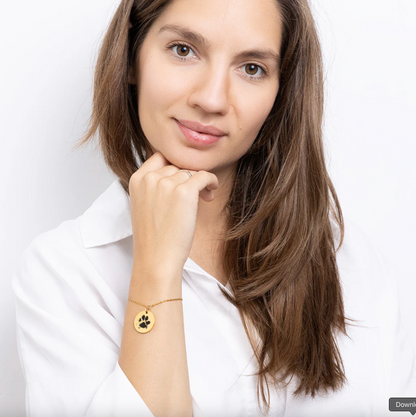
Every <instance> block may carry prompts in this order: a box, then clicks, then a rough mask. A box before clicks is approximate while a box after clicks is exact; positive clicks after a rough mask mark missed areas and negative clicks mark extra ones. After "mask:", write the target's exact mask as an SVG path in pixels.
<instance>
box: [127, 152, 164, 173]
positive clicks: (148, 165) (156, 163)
mask: <svg viewBox="0 0 416 417" xmlns="http://www.w3.org/2000/svg"><path fill="white" fill-rule="evenodd" d="M169 165H171V164H170V162H169V161H168V160H167V159H166V158H165V157H164V156H163V154H162V153H161V152H156V153H154V154H153V155H152V156H151V157H150V158H149V159H147V160H146V161H145V162H143V164H142V165H141V166H140V168H139V169H138V170H137V171H136V172H135V173H134V174H133V175H135V176H139V177H140V178H143V177H144V176H145V175H146V174H147V173H148V172H152V171H157V170H160V169H162V168H164V167H167V166H169Z"/></svg>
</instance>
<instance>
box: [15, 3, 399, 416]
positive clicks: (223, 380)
mask: <svg viewBox="0 0 416 417" xmlns="http://www.w3.org/2000/svg"><path fill="white" fill-rule="evenodd" d="M94 87H95V89H94V103H93V104H94V106H93V115H92V119H91V125H90V128H89V130H88V131H87V133H86V135H85V137H84V138H83V141H82V142H81V144H85V143H87V142H88V141H89V140H90V139H91V138H92V137H93V134H94V133H95V132H96V130H97V129H98V128H100V136H99V138H100V144H101V149H102V150H103V154H104V157H105V160H106V162H107V164H108V166H109V167H110V169H111V170H112V171H113V172H114V173H115V175H116V176H117V177H118V179H117V180H116V181H115V182H114V183H113V184H112V186H111V187H110V188H109V189H108V190H107V191H106V192H105V193H104V194H103V195H102V196H100V198H99V199H97V201H96V202H95V203H94V204H93V206H91V208H90V209H89V210H87V211H86V212H85V213H84V215H83V216H80V217H79V218H78V219H75V220H71V221H68V222H64V223H63V224H62V225H60V226H59V227H58V228H57V229H54V230H53V231H49V232H47V233H45V234H43V235H41V236H39V237H38V238H36V239H35V241H34V242H32V244H31V245H30V246H29V248H28V249H27V250H26V251H25V256H24V257H23V260H22V264H21V268H20V269H19V271H18V273H17V274H16V276H15V279H14V281H13V287H14V290H15V293H16V297H17V321H18V345H19V353H20V357H21V361H22V367H23V369H24V372H25V377H26V382H27V394H26V395H27V397H26V399H27V403H26V408H27V412H28V416H31V417H33V416H41V415H42V416H43V417H45V416H48V415H51V416H56V415H60V416H71V417H74V416H89V417H91V416H100V417H102V416H104V415H108V416H129V415H135V416H151V415H154V416H157V417H158V416H181V417H182V416H192V415H194V416H195V417H197V416H224V417H228V416H246V415H247V416H249V415H262V413H263V412H264V413H265V414H266V413H269V415H273V416H278V415H279V416H280V415H285V416H293V417H294V416H296V417H299V416H303V415H308V416H325V415H328V416H334V415H338V416H340V415H349V416H358V415H377V416H379V415H381V414H379V413H378V411H380V410H382V411H384V412H385V413H386V415H387V413H389V411H388V409H387V405H386V404H387V403H386V401H387V399H388V394H387V393H388V391H387V389H388V384H389V375H390V374H389V367H391V358H392V352H391V351H389V350H388V348H389V346H390V342H391V340H392V339H393V334H394V332H395V331H396V326H397V322H398V321H397V320H398V316H397V314H398V309H397V304H395V303H396V299H395V298H393V301H392V302H391V303H390V302H387V298H383V297H385V296H386V294H390V293H391V292H392V291H395V289H394V281H391V280H390V277H389V275H388V274H385V275H384V278H383V275H381V273H383V271H382V269H381V267H380V266H379V260H378V259H377V255H376V254H375V253H374V252H373V251H372V249H371V248H369V246H368V245H367V244H366V242H365V241H364V240H363V239H362V238H361V237H360V234H359V232H354V233H353V234H351V237H349V240H347V241H346V242H344V222H343V217H342V212H341V208H340V205H339V202H338V199H337V196H336V192H335V190H334V187H333V185H332V183H331V180H330V178H329V176H328V173H327V170H326V167H325V160H324V151H323V144H322V130H321V125H322V112H323V79H322V62H321V51H320V45H319V40H318V37H317V33H316V29H315V25H314V21H313V18H312V15H311V12H310V9H309V6H308V3H307V1H306V0H295V1H294V0H243V1H242V0H230V1H226V2H224V1H223V0H211V1H209V2H206V1H203V0H171V1H169V0H142V1H139V0H123V1H122V2H121V4H120V6H119V7H118V9H117V11H116V14H115V16H114V18H113V20H112V22H111V25H110V27H109V30H108V32H107V34H106V37H105V39H104V42H103V46H102V48H101V52H100V56H99V59H98V63H97V68H96V76H95V86H94ZM138 162H139V163H138ZM351 242H352V243H353V245H351ZM346 244H347V246H346V248H345V245H346ZM341 245H342V246H341ZM348 245H349V246H348ZM340 247H341V250H339V248H340ZM341 271H342V274H340V272H341ZM342 284H343V285H344V288H343V287H342ZM344 301H347V302H348V304H346V305H347V306H348V309H345V308H344ZM346 312H348V313H349V314H350V315H351V317H352V318H351V320H349V319H348V318H347V317H346V315H345V313H346ZM384 312H388V317H389V320H390V321H388V322H385V321H383V320H382V318H383V317H384V316H383V313H384ZM347 321H350V323H347ZM353 322H355V323H353ZM347 324H348V325H350V326H349V327H348V328H347V327H346V325H347ZM253 357H254V359H255V360H253V361H252V358H253ZM346 365H347V366H346ZM257 376H258V379H257ZM374 377H376V378H377V381H378V382H377V384H373V385H372V384H370V383H369V382H370V380H373V379H374ZM256 397H257V398H256ZM262 402H263V404H262ZM375 410H378V411H375ZM374 412H377V414H371V413H374ZM343 413H344V414H343Z"/></svg>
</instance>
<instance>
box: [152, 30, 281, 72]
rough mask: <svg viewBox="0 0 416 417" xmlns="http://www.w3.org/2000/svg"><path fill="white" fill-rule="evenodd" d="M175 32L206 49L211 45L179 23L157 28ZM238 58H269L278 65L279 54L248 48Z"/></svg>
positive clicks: (198, 34)
mask: <svg viewBox="0 0 416 417" xmlns="http://www.w3.org/2000/svg"><path fill="white" fill-rule="evenodd" d="M166 30H168V31H171V32H175V33H177V34H178V35H180V36H182V37H183V38H185V39H187V40H188V41H190V42H195V43H199V44H201V45H203V46H204V47H205V48H206V49H209V48H210V47H211V44H210V43H209V41H208V40H207V39H205V38H204V37H203V36H202V35H201V34H200V33H198V32H194V31H192V30H190V29H188V28H185V27H182V26H179V25H164V26H162V27H161V28H160V29H159V33H161V32H163V31H166ZM236 57H237V58H239V59H249V58H254V59H266V60H267V59H271V60H273V61H275V63H276V64H277V66H278V67H279V66H280V55H279V54H277V53H276V52H274V51H273V50H272V49H248V50H245V51H241V52H240V53H238V54H237V56H236Z"/></svg>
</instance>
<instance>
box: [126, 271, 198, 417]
mask: <svg viewBox="0 0 416 417" xmlns="http://www.w3.org/2000/svg"><path fill="white" fill-rule="evenodd" d="M175 274H181V272H180V271H177V272H175ZM129 297H130V298H132V299H134V300H136V301H138V302H140V303H142V304H147V305H150V304H155V303H157V302H159V301H162V300H166V299H170V298H181V297H182V279H181V276H180V278H177V277H174V276H172V277H168V276H164V277H160V276H153V274H152V273H144V272H143V270H140V269H139V268H137V267H133V273H132V279H131V283H130V289H129ZM143 310H145V307H143V306H141V305H139V304H136V303H134V302H132V301H128V302H127V308H126V314H125V319H124V327H123V335H122V341H121V347H120V355H119V364H120V367H121V369H122V370H123V372H124V373H125V374H126V376H127V378H128V379H129V380H130V382H131V383H132V385H133V386H134V388H135V389H136V391H137V392H138V393H139V395H140V396H141V398H142V399H143V401H144V402H145V403H146V405H147V406H148V407H149V409H150V411H151V412H152V414H153V415H154V416H155V417H187V416H189V417H191V416H192V399H191V394H190V386H189V374H188V364H187V359H186V346H185V330H184V320H183V305H182V301H181V300H175V301H167V302H164V303H161V304H159V305H157V306H154V307H152V308H151V311H152V312H153V313H154V315H155V319H156V320H155V326H154V327H153V329H152V330H151V331H149V332H148V333H142V334H141V333H138V332H137V331H136V329H135V328H134V326H133V321H134V318H135V317H136V315H137V314H138V313H139V312H140V311H143Z"/></svg>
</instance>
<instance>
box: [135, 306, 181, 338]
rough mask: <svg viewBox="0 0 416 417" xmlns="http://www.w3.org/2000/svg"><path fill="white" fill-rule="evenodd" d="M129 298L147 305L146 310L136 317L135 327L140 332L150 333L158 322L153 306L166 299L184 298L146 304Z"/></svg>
mask: <svg viewBox="0 0 416 417" xmlns="http://www.w3.org/2000/svg"><path fill="white" fill-rule="evenodd" d="M128 299H129V300H130V301H133V303H136V304H140V305H141V306H143V307H146V310H143V311H141V312H140V313H139V314H137V316H136V317H135V319H134V322H133V325H134V328H135V329H136V330H137V331H138V332H139V333H148V332H150V330H152V329H153V327H154V325H155V323H156V319H155V316H154V315H153V313H152V312H151V311H150V308H151V307H154V306H157V305H158V304H162V303H164V302H165V301H175V300H182V298H170V299H169V300H163V301H159V302H158V303H156V304H151V305H146V304H142V303H139V302H138V301H135V300H133V299H131V298H128Z"/></svg>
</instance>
